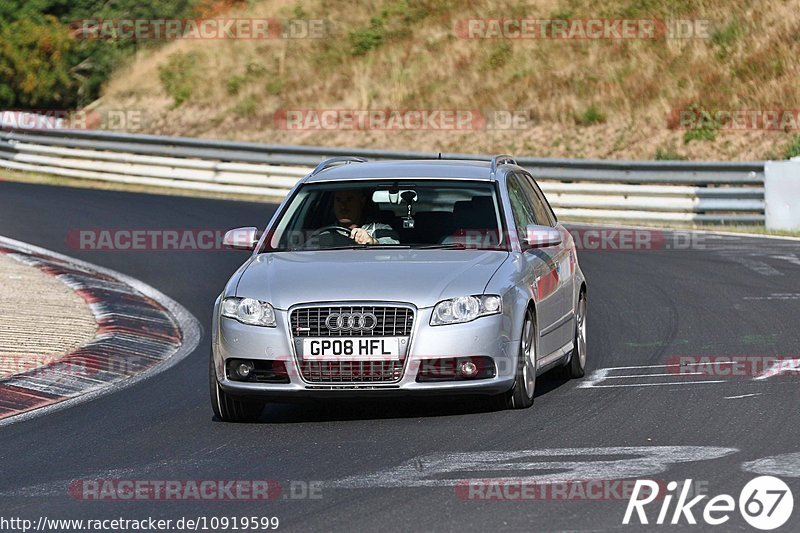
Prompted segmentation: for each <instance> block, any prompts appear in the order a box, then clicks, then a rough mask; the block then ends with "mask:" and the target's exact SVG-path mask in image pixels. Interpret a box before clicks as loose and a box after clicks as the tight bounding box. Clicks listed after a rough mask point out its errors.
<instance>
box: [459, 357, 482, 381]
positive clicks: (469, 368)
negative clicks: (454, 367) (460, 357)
mask: <svg viewBox="0 0 800 533" xmlns="http://www.w3.org/2000/svg"><path fill="white" fill-rule="evenodd" d="M458 373H459V374H461V375H462V376H464V377H466V378H471V377H472V376H474V375H475V374H477V373H478V367H477V365H475V363H473V362H472V361H464V362H463V363H461V365H460V366H459V367H458Z"/></svg>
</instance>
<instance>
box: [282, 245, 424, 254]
mask: <svg viewBox="0 0 800 533" xmlns="http://www.w3.org/2000/svg"><path fill="white" fill-rule="evenodd" d="M391 248H409V246H408V245H407V244H347V245H343V246H322V247H319V248H292V249H291V250H292V251H294V252H319V251H323V250H375V249H379V250H386V249H391Z"/></svg>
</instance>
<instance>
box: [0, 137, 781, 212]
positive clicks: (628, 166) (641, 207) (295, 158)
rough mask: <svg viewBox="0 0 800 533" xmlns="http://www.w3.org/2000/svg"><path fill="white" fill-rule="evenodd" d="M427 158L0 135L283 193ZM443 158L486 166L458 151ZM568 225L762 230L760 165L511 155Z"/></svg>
mask: <svg viewBox="0 0 800 533" xmlns="http://www.w3.org/2000/svg"><path fill="white" fill-rule="evenodd" d="M342 155H355V156H360V157H365V158H367V159H370V160H389V159H430V158H433V157H437V155H438V154H433V153H428V152H408V151H388V150H375V149H349V148H328V147H316V146H291V145H271V144H259V143H246V142H234V141H220V140H208V139H190V138H183V137H167V136H159V135H141V134H130V133H116V132H105V131H84V130H58V129H54V130H46V129H44V130H24V131H21V130H17V131H4V132H3V133H0V167H5V168H11V169H16V170H25V171H32V172H39V173H45V174H54V175H58V176H66V177H72V178H84V179H92V180H104V181H117V182H124V183H136V184H144V185H153V186H161V187H176V188H182V189H195V190H205V191H217V192H229V193H237V194H245V195H258V196H278V197H280V196H284V195H285V194H286V193H287V192H288V190H289V189H290V188H291V187H292V186H293V185H294V184H295V183H296V182H297V180H299V179H300V178H301V177H302V176H304V175H306V174H308V173H309V172H310V171H311V169H312V168H313V167H314V166H315V165H317V164H318V163H319V162H320V161H322V160H323V159H325V158H327V157H334V156H342ZM442 157H443V158H452V159H487V160H488V159H489V157H488V156H479V155H478V156H476V155H472V154H461V153H443V154H442ZM517 163H518V164H519V165H521V166H523V167H525V168H527V169H528V170H530V172H531V173H532V174H533V175H534V176H535V177H536V179H537V181H538V182H539V183H540V185H541V187H542V189H543V190H544V191H545V193H546V194H547V197H548V199H549V200H550V203H551V204H552V206H553V208H554V209H555V211H556V213H557V214H558V215H559V216H560V217H563V218H569V219H608V220H626V221H649V222H654V221H656V222H695V223H725V224H727V223H756V224H763V223H764V212H765V204H764V162H763V161H755V162H690V161H604V160H586V159H551V158H530V157H521V158H520V157H518V158H517Z"/></svg>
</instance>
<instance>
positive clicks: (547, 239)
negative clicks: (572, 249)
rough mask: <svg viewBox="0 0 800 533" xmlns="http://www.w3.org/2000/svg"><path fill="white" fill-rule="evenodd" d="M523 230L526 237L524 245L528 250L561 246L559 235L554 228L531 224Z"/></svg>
mask: <svg viewBox="0 0 800 533" xmlns="http://www.w3.org/2000/svg"><path fill="white" fill-rule="evenodd" d="M525 229H526V231H527V235H526V236H525V241H526V242H525V243H524V244H526V245H527V246H529V247H530V248H545V247H547V246H558V245H559V244H561V233H560V232H559V231H558V230H557V229H556V228H551V227H550V226H539V225H536V224H531V225H530V226H528V227H527V228H525Z"/></svg>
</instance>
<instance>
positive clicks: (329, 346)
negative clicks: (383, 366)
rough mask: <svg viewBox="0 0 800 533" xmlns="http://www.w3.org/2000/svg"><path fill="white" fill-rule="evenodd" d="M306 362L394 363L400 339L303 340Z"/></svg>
mask: <svg viewBox="0 0 800 533" xmlns="http://www.w3.org/2000/svg"><path fill="white" fill-rule="evenodd" d="M303 359H305V360H306V361H326V360H328V361H342V360H347V361H396V360H398V359H400V339H398V338H392V337H355V338H349V337H342V338H321V339H303Z"/></svg>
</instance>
